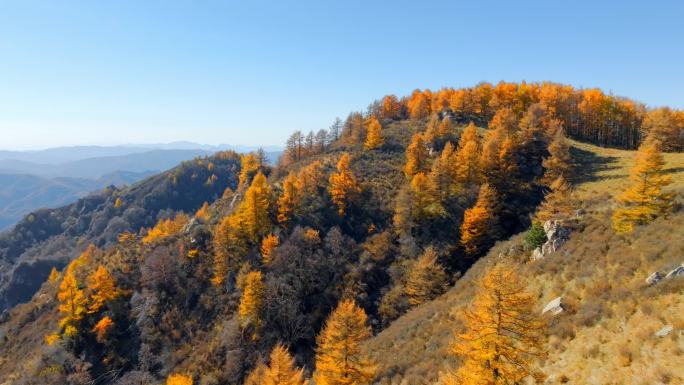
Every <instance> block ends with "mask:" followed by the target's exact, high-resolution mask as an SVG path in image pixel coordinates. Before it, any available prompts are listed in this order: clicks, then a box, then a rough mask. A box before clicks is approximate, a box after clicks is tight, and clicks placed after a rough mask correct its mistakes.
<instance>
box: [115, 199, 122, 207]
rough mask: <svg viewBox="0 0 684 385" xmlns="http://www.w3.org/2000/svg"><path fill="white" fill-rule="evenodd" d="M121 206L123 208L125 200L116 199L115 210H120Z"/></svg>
mask: <svg viewBox="0 0 684 385" xmlns="http://www.w3.org/2000/svg"><path fill="white" fill-rule="evenodd" d="M121 206H123V200H121V198H116V201H114V208H115V209H118V208H119V207H121Z"/></svg>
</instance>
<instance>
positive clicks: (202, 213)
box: [195, 202, 209, 221]
mask: <svg viewBox="0 0 684 385" xmlns="http://www.w3.org/2000/svg"><path fill="white" fill-rule="evenodd" d="M195 218H197V219H203V220H205V221H208V220H209V203H208V202H204V203H203V204H202V207H200V208H199V209H198V210H197V212H195Z"/></svg>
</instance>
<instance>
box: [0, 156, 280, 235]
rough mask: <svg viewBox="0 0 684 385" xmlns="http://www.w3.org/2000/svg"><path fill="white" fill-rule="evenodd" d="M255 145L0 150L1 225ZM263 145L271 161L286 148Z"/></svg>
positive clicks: (7, 225) (13, 222)
mask: <svg viewBox="0 0 684 385" xmlns="http://www.w3.org/2000/svg"><path fill="white" fill-rule="evenodd" d="M256 149H257V147H253V146H235V145H203V144H197V143H192V142H173V143H164V144H143V145H136V144H130V145H121V146H71V147H55V148H48V149H44V150H31V151H6V150H0V231H1V230H4V229H7V228H9V227H11V226H13V225H14V224H15V223H17V222H18V221H19V220H20V219H21V218H22V217H23V216H24V215H26V214H28V213H30V212H32V211H34V210H36V209H39V208H43V207H58V206H62V205H65V204H68V203H71V202H74V201H76V200H77V199H78V198H80V197H83V196H85V195H87V194H88V193H90V192H93V191H97V190H100V189H102V188H104V187H106V186H109V185H115V186H121V185H125V184H133V183H135V182H137V181H139V180H142V179H143V178H145V177H147V176H150V175H153V174H156V173H159V172H161V171H164V170H167V169H170V168H172V167H174V166H176V165H177V164H178V163H180V162H182V161H184V160H189V159H193V158H195V157H197V156H206V155H210V154H212V153H214V152H217V151H222V150H234V151H237V152H249V151H254V150H256ZM264 151H265V152H266V155H267V157H268V159H269V161H271V162H275V161H276V160H277V158H278V157H279V156H280V154H281V152H282V151H281V149H280V148H278V147H266V148H264Z"/></svg>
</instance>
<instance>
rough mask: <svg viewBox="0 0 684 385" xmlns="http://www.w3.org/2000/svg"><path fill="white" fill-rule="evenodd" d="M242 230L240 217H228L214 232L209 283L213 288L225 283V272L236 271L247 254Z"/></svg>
mask: <svg viewBox="0 0 684 385" xmlns="http://www.w3.org/2000/svg"><path fill="white" fill-rule="evenodd" d="M243 228H244V226H243V224H242V217H241V216H239V215H229V216H226V217H224V218H223V219H222V220H221V222H219V224H218V226H217V227H216V230H214V267H213V270H214V273H213V277H212V279H211V282H212V283H213V284H214V285H215V286H221V285H223V284H224V283H225V279H226V274H227V272H228V271H229V270H230V271H235V270H237V269H238V267H239V266H240V263H241V262H242V258H243V257H244V255H245V254H246V253H247V247H248V245H247V241H246V239H245V236H244V232H243V230H242V229H243Z"/></svg>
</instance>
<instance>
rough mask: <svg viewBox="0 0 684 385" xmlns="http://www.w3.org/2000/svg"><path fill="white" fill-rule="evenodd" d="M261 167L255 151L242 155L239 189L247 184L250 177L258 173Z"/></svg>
mask: <svg viewBox="0 0 684 385" xmlns="http://www.w3.org/2000/svg"><path fill="white" fill-rule="evenodd" d="M260 168H261V164H260V162H259V159H258V158H257V156H256V155H255V154H253V153H249V154H244V155H241V156H240V176H239V178H238V182H239V183H238V189H240V188H241V187H243V186H246V185H247V183H249V180H250V178H252V177H253V176H254V175H256V173H257V171H259V169H260Z"/></svg>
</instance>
